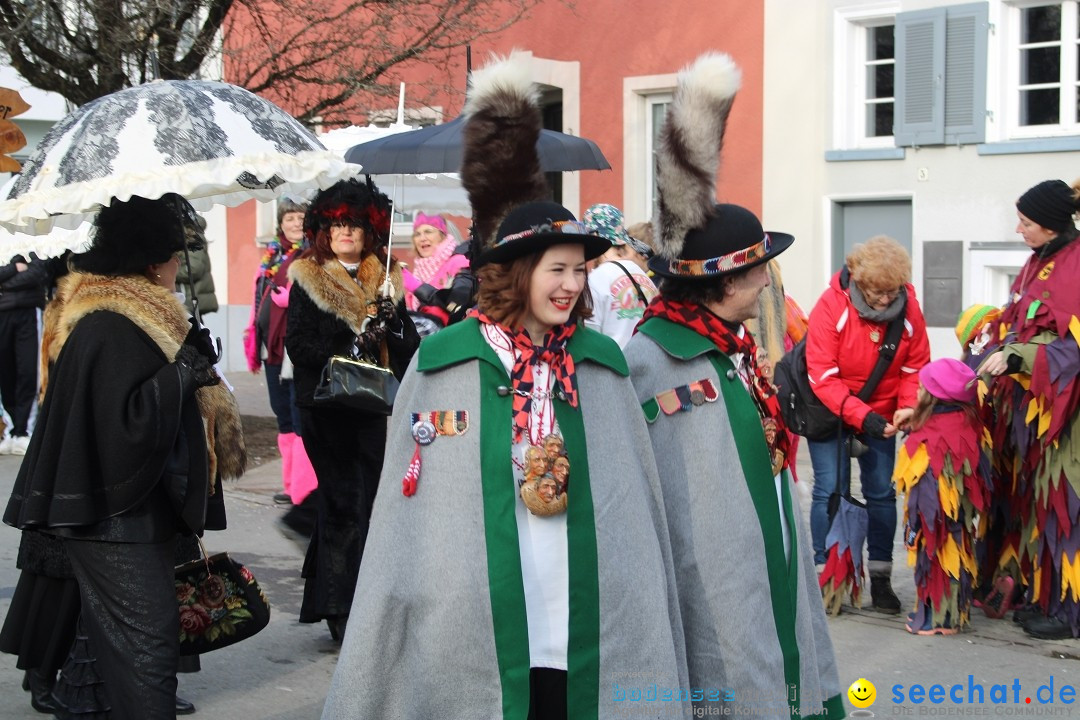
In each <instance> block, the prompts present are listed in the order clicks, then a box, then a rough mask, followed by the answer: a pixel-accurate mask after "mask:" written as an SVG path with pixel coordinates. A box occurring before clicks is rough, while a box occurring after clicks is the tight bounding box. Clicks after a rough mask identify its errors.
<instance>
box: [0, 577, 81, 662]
mask: <svg viewBox="0 0 1080 720" xmlns="http://www.w3.org/2000/svg"><path fill="white" fill-rule="evenodd" d="M78 619H79V585H78V583H77V582H75V580H74V579H73V578H65V579H61V578H52V577H48V576H45V575H39V574H37V573H34V572H30V571H28V570H23V571H22V573H21V574H20V575H19V583H18V585H16V587H15V594H14V595H12V597H11V607H10V608H8V613H7V617H6V618H5V619H4V627H3V628H2V629H0V651H2V652H6V653H10V654H12V655H17V656H18V660H17V661H16V663H15V667H17V668H19V669H20V670H30V669H36V670H38V671H39V672H41V674H42V675H44V676H45V677H52V676H54V675H55V674H56V671H57V670H59V669H60V667H61V666H62V665H63V664H64V660H66V659H67V656H68V652H69V651H70V650H71V643H72V640H73V639H74V638H75V623H76V622H77V621H78Z"/></svg>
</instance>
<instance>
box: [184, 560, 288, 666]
mask: <svg viewBox="0 0 1080 720" xmlns="http://www.w3.org/2000/svg"><path fill="white" fill-rule="evenodd" d="M176 602H177V604H178V605H179V609H180V654H181V655H197V654H202V653H207V652H210V651H211V650H217V649H219V648H223V647H226V646H228V645H232V644H233V643H235V642H239V641H241V640H244V639H246V638H249V637H251V636H252V635H254V634H256V633H257V632H259V631H260V630H262V629H263V628H264V627H266V625H267V623H269V622H270V603H269V602H267V600H266V595H264V594H263V591H262V588H260V587H259V583H258V582H256V580H255V576H254V575H252V574H251V571H250V570H248V569H247V568H246V567H244V566H243V565H241V564H240V563H238V562H237V561H235V560H233V559H232V558H231V557H229V554H228V553H217V554H215V555H211V556H209V557H206V555H205V551H204V554H203V557H202V558H200V559H198V560H193V561H192V562H189V563H186V564H184V565H179V566H177V567H176Z"/></svg>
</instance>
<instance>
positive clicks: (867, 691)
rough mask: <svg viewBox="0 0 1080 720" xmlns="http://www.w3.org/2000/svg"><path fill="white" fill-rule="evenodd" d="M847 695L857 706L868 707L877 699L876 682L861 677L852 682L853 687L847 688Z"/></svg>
mask: <svg viewBox="0 0 1080 720" xmlns="http://www.w3.org/2000/svg"><path fill="white" fill-rule="evenodd" d="M847 696H848V700H850V701H851V704H852V705H854V706H855V707H857V708H868V707H870V706H871V705H873V704H874V700H876V699H877V688H875V687H874V683H872V682H870V681H869V680H867V679H866V678H859V679H858V680H856V681H855V682H853V683H851V687H849V688H848V690H847Z"/></svg>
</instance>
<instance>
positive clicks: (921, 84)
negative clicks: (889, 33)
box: [893, 8, 945, 147]
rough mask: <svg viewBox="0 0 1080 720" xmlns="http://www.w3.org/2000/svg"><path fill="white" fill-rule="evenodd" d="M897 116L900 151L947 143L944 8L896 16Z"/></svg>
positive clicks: (896, 131) (894, 124)
mask: <svg viewBox="0 0 1080 720" xmlns="http://www.w3.org/2000/svg"><path fill="white" fill-rule="evenodd" d="M895 36H896V83H895V88H896V89H895V92H896V113H895V116H894V120H893V136H894V137H895V140H896V144H897V145H898V146H900V147H904V146H909V145H940V144H942V143H943V142H945V8H934V9H932V10H915V11H912V12H905V13H899V14H897V16H896V29H895Z"/></svg>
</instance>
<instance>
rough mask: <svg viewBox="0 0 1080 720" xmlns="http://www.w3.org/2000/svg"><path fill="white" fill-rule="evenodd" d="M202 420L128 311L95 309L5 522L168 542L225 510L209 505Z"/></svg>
mask: <svg viewBox="0 0 1080 720" xmlns="http://www.w3.org/2000/svg"><path fill="white" fill-rule="evenodd" d="M207 491H208V477H207V450H206V439H205V433H204V430H203V424H202V418H201V416H200V414H199V409H198V406H197V404H196V402H195V399H194V398H193V397H190V396H188V397H185V396H184V395H183V394H182V391H181V386H180V377H179V374H178V371H177V368H176V366H175V365H174V364H173V363H171V362H170V361H169V360H168V359H167V358H166V357H165V355H164V353H162V351H161V349H160V348H159V347H158V346H157V345H156V344H155V343H154V342H153V340H151V339H150V337H149V336H148V335H147V334H146V333H145V332H143V331H142V330H141V329H139V328H138V327H137V326H136V325H135V324H134V323H133V322H132V321H131V320H129V319H127V318H126V317H124V316H123V315H120V314H119V313H115V312H108V311H100V312H94V313H91V314H89V315H87V316H86V317H84V318H83V319H82V320H80V321H79V322H78V324H77V325H76V326H75V328H74V329H73V330H72V331H71V335H70V336H69V337H68V339H67V341H66V343H65V344H64V347H63V350H61V352H60V355H59V356H58V357H57V360H56V363H55V365H54V367H53V370H52V372H51V374H50V382H49V387H48V390H47V392H46V395H45V400H44V402H43V403H42V407H41V412H40V414H39V416H38V420H37V427H36V428H35V431H34V434H33V437H32V438H31V440H30V446H29V448H28V449H27V453H26V458H25V459H24V461H23V463H22V466H21V468H20V469H19V474H18V477H17V478H16V480H15V485H14V487H13V489H12V493H11V499H10V500H9V502H8V506H7V511H6V512H5V513H4V522H5V523H7V524H8V525H12V526H15V527H18V528H22V529H27V528H34V529H44V528H51V529H53V531H54V532H59V533H60V534H65V535H70V536H76V537H94V538H100V539H109V540H113V541H137V542H160V541H163V540H166V539H168V538H169V537H171V536H173V535H174V534H175V533H176V532H178V531H184V530H185V529H190V530H193V531H196V532H201V531H202V529H203V527H204V524H205V522H206V520H205V519H206V516H207V514H208V513H209V514H210V515H212V516H215V517H218V518H224V511H223V505H222V503H221V493H220V492H219V493H217V494H216V495H215V496H213V497H212V498H211V502H214V503H215V504H216V505H220V506H221V507H217V508H214V509H213V510H212V511H208V510H207V507H206V505H207V500H206V498H207Z"/></svg>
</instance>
